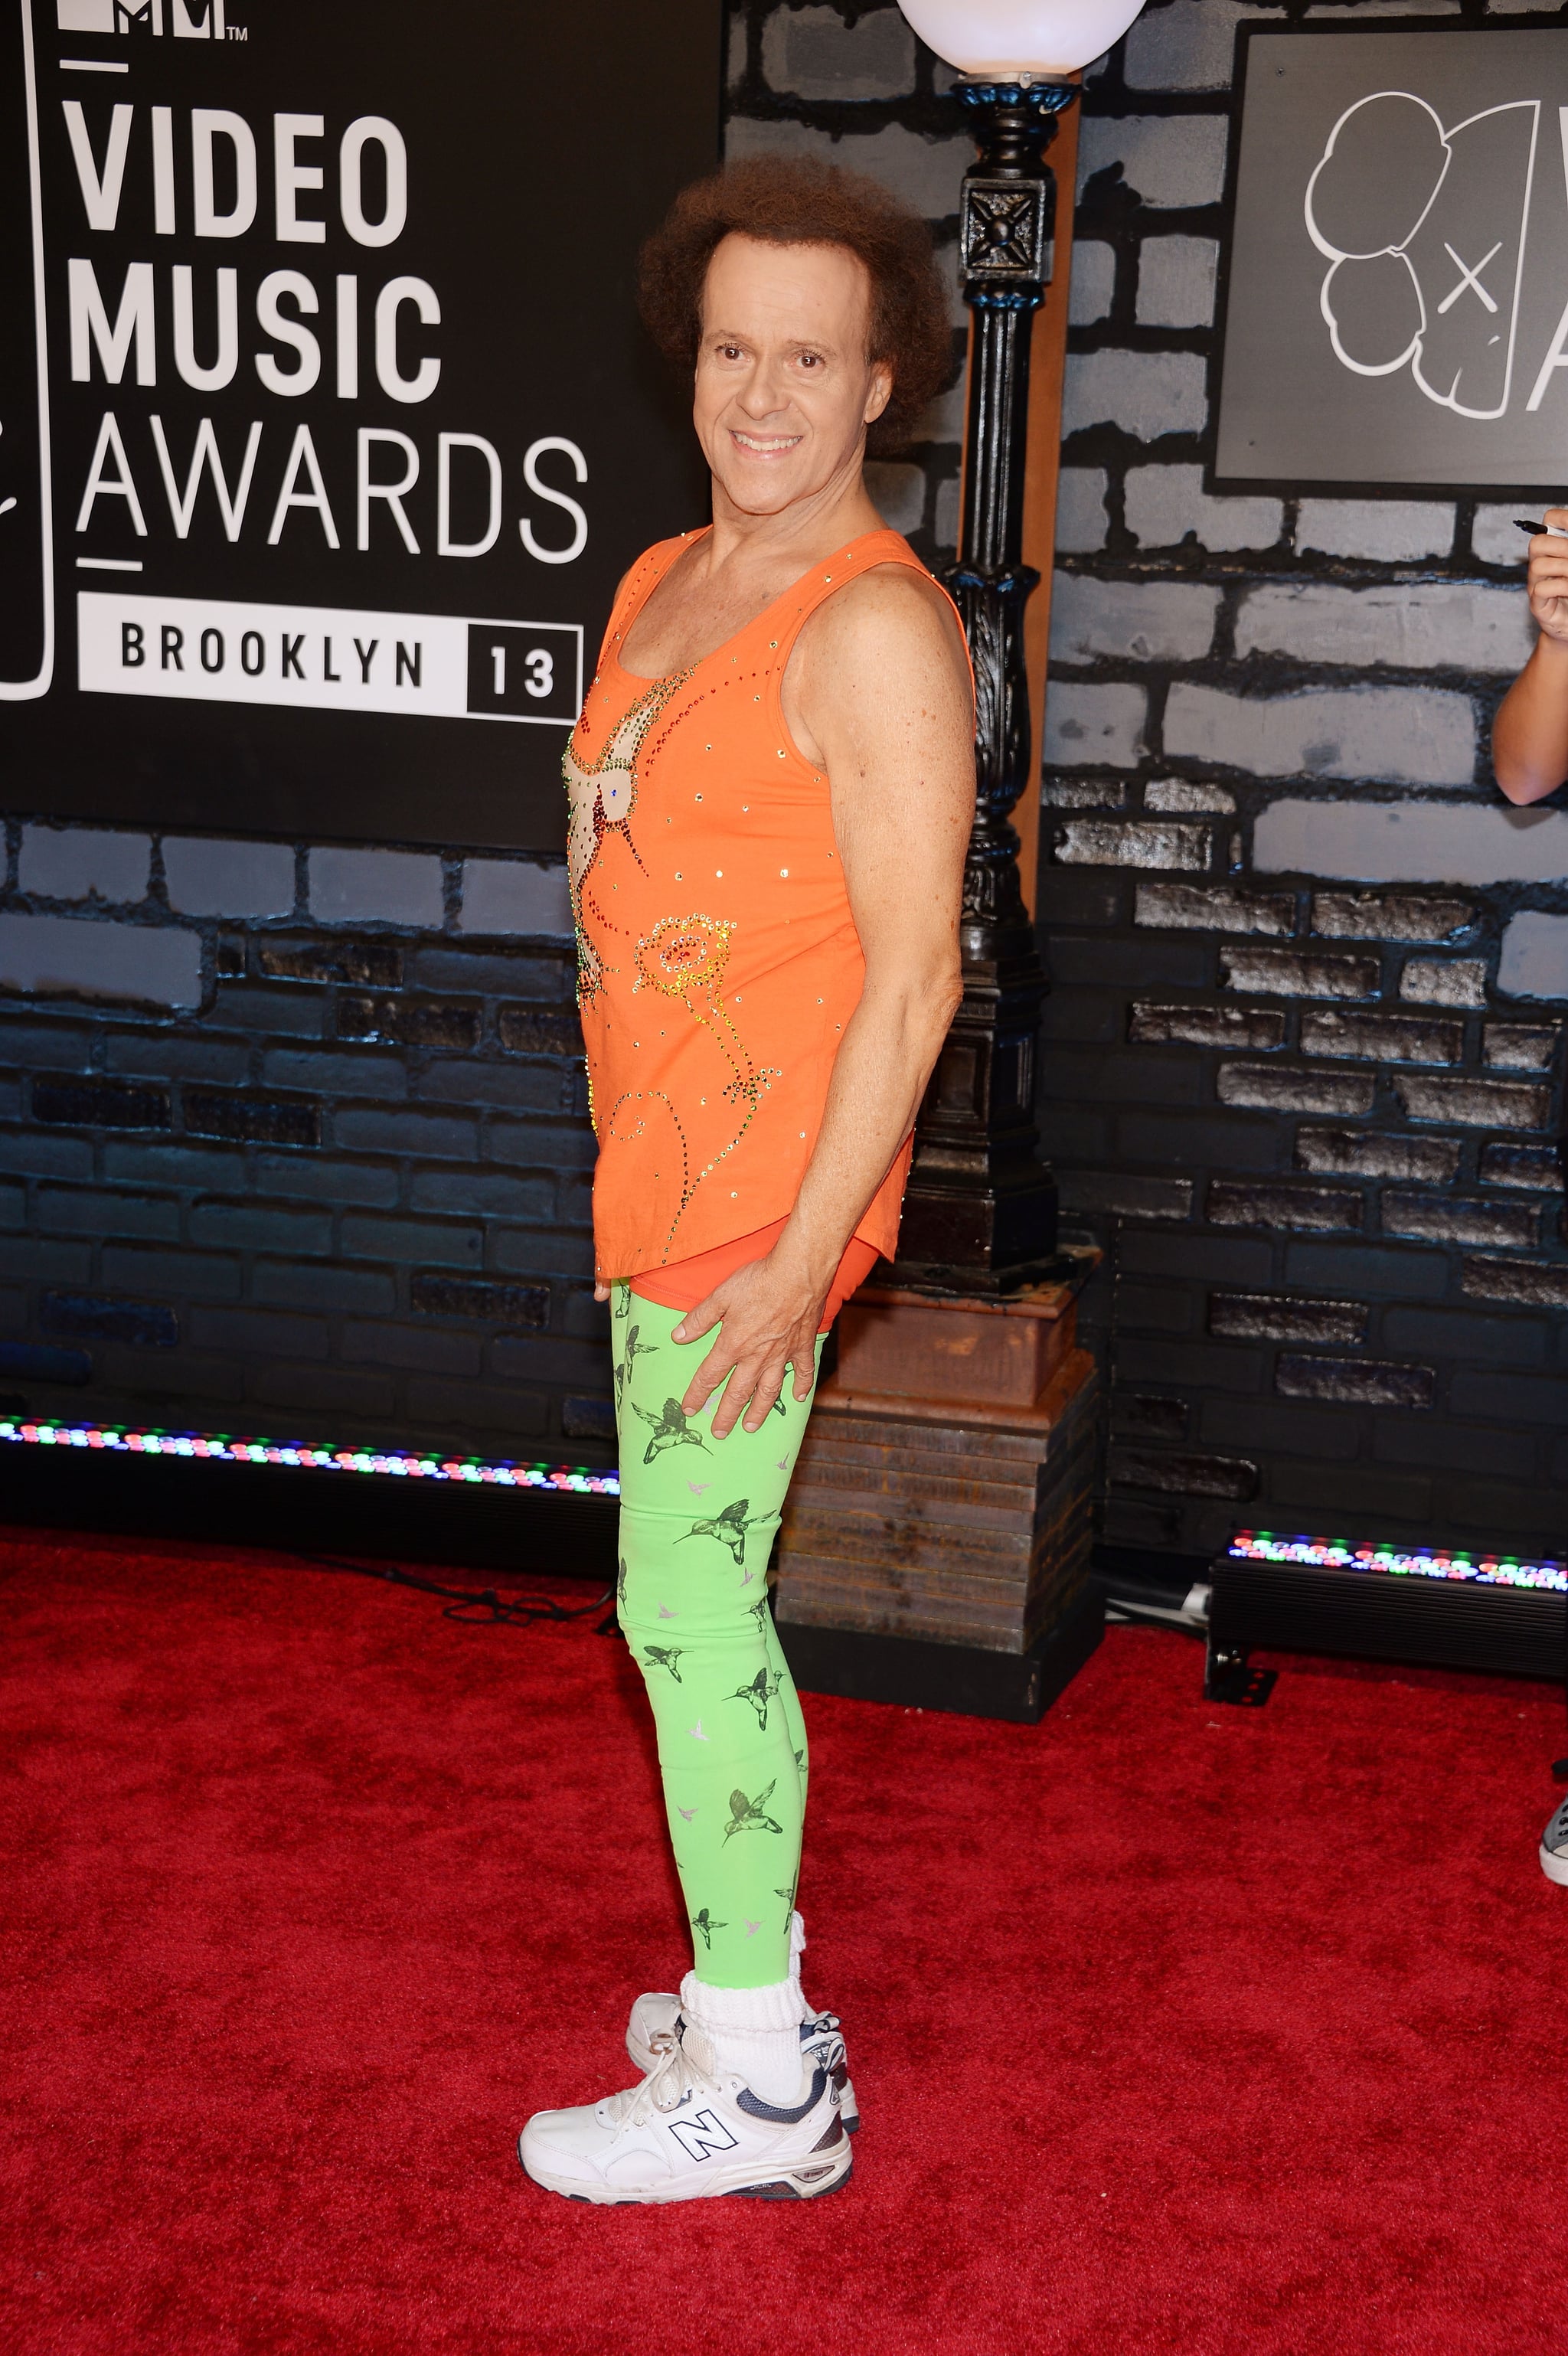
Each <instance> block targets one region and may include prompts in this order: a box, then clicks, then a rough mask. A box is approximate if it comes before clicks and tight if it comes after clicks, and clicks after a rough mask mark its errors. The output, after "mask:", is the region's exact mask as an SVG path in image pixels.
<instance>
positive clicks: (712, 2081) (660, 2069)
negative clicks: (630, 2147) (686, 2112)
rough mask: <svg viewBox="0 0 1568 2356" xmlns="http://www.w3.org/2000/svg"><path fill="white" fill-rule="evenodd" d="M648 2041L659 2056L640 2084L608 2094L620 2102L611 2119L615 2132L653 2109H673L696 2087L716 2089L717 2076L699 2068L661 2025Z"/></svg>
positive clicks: (641, 2120)
mask: <svg viewBox="0 0 1568 2356" xmlns="http://www.w3.org/2000/svg"><path fill="white" fill-rule="evenodd" d="M648 2042H649V2044H650V2046H651V2047H652V2049H653V2051H654V2052H656V2054H657V2055H658V2057H659V2058H658V2060H657V2061H656V2062H655V2063H654V2066H653V2068H652V2069H651V2070H650V2071H649V2072H648V2074H647V2076H646V2077H645V2079H644V2080H643V2083H642V2084H641V2085H640V2086H634V2087H632V2088H631V2089H630V2091H629V2093H627V2094H615V2095H613V2096H612V2097H611V2100H612V2101H613V2103H616V2104H623V2105H624V2108H623V2109H622V2110H621V2112H620V2115H619V2116H618V2117H617V2119H616V2121H615V2131H616V2133H617V2134H618V2135H624V2134H625V2133H626V2132H627V2130H628V2129H629V2128H632V2127H638V2126H642V2125H643V2123H644V2121H645V2119H648V2118H650V2117H652V2116H653V2115H654V2113H655V2112H665V2111H677V2110H678V2109H679V2108H680V2106H681V2104H682V2103H683V2102H684V2101H685V2100H686V2097H687V2095H688V2094H692V2093H694V2092H695V2091H696V2090H697V2089H698V2088H699V2087H700V2088H702V2089H703V2090H705V2091H706V2092H707V2093H709V2094H718V2093H719V2092H720V2084H719V2081H718V2079H717V2078H714V2077H710V2076H709V2072H707V2071H706V2070H704V2069H702V2068H700V2067H699V2064H698V2062H697V2061H696V2060H695V2058H694V2057H693V2056H692V2055H691V2054H690V2053H688V2051H687V2049H686V2046H685V2044H684V2043H683V2042H682V2040H681V2039H680V2038H678V2037H676V2036H673V2035H672V2034H671V2033H670V2031H669V2030H668V2029H660V2030H659V2031H658V2033H657V2035H656V2036H655V2037H651V2038H650V2039H649V2040H648Z"/></svg>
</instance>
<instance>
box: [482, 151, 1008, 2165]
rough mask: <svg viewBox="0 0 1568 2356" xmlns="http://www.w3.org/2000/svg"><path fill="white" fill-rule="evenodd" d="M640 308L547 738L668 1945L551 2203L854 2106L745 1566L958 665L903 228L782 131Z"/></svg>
mask: <svg viewBox="0 0 1568 2356" xmlns="http://www.w3.org/2000/svg"><path fill="white" fill-rule="evenodd" d="M642 296H643V305H644V313H645V317H646V319H647V322H648V325H649V327H650V328H651V329H652V331H653V333H654V336H655V337H656V341H657V342H658V343H659V344H660V346H661V347H662V348H663V349H664V350H665V352H666V353H667V356H668V357H669V358H670V359H673V360H674V361H675V362H676V363H677V365H678V366H679V367H680V368H681V369H683V370H688V371H689V372H690V375H691V380H692V384H693V389H694V402H693V422H694V423H695V426H696V430H697V434H698V439H699V443H700V444H701V447H702V450H703V454H704V456H705V457H706V459H707V461H708V465H709V469H710V472H711V475H712V489H713V520H712V522H711V524H710V525H709V526H708V527H707V528H706V529H705V530H699V531H687V532H683V533H682V534H681V535H680V537H679V538H678V539H677V540H670V541H664V542H662V543H661V544H660V545H658V546H656V547H655V548H652V549H650V550H649V551H648V552H647V553H646V554H645V556H643V557H642V558H640V559H639V560H638V562H636V563H635V565H633V567H632V569H631V571H630V572H629V573H627V574H626V576H625V578H624V580H623V582H622V583H621V585H620V588H619V590H618V592H617V594H616V598H615V603H614V607H613V611H612V614H611V616H610V623H609V627H608V629H607V631H606V634H605V638H604V645H603V651H602V653H601V656H600V659H599V669H598V670H597V672H596V674H595V676H594V679H593V681H592V686H591V688H590V690H589V692H588V696H587V699H586V701H585V702H584V705H583V710H582V715H581V719H580V721H579V722H578V724H577V727H576V730H575V731H574V733H573V735H572V738H571V745H570V747H569V749H568V752H567V755H566V762H565V767H566V777H567V786H568V789H569V793H570V797H571V826H570V856H571V888H572V900H573V906H574V911H575V916H576V921H577V934H578V954H579V984H578V994H579V1002H580V1004H581V1012H582V1027H583V1037H584V1041H585V1044H586V1047H587V1054H588V1068H589V1077H590V1082H591V1086H592V1105H593V1117H594V1127H595V1130H596V1133H597V1136H598V1141H599V1162H598V1167H597V1170H596V1173H595V1177H594V1194H593V1225H594V1243H595V1258H596V1272H597V1278H598V1282H597V1287H596V1294H597V1297H598V1298H599V1299H600V1300H602V1301H611V1302H612V1303H613V1308H612V1317H611V1329H612V1335H613V1354H614V1364H615V1397H616V1412H617V1416H618V1419H619V1424H620V1432H621V1483H622V1505H621V1556H622V1565H621V1580H620V1590H619V1593H620V1614H621V1624H622V1627H623V1629H624V1632H625V1634H626V1638H627V1641H628V1644H630V1646H631V1649H632V1654H633V1657H634V1658H635V1661H636V1663H637V1665H638V1667H639V1668H640V1669H641V1671H642V1673H643V1676H644V1679H645V1684H646V1687H647V1693H648V1697H649V1700H650V1703H651V1705H652V1708H653V1712H654V1718H655V1721H656V1729H657V1734H658V1747H659V1760H660V1765H661V1769H662V1772H663V1778H664V1786H665V1798H666V1809H667V1819H668V1825H669V1830H670V1835H671V1839H672V1843H673V1846H674V1850H675V1858H676V1864H677V1869H678V1871H679V1874H680V1879H681V1886H682V1889H683V1890H684V1892H685V1898H686V1908H687V1912H688V1918H689V1921H690V1924H691V1929H692V1933H693V1965H694V1968H693V1969H692V1970H691V1971H690V1972H689V1973H688V1975H687V1976H686V1978H685V1980H684V1981H683V1982H682V1985H681V1988H680V1993H679V1996H678V1997H676V1996H674V1995H669V1996H659V1995H650V1996H645V1997H639V1998H638V1999H637V2002H636V2003H635V2006H634V2007H633V2011H632V2019H631V2025H630V2028H629V2029H628V2032H627V2043H628V2046H629V2048H630V2050H631V2052H632V2054H633V2057H634V2059H635V2060H636V2061H638V2063H639V2064H640V2065H641V2066H642V2067H643V2068H644V2070H645V2073H646V2074H645V2076H644V2078H643V2080H642V2082H641V2083H640V2084H639V2085H637V2086H635V2087H634V2088H632V2089H630V2090H629V2091H627V2092H626V2093H624V2094H615V2095H613V2096H612V2097H610V2098H609V2099H608V2100H605V2101H602V2102H599V2103H595V2104H587V2105H583V2106H581V2107H579V2108H576V2109H571V2110H562V2111H542V2112H539V2113H538V2114H537V2115H535V2116H534V2117H533V2118H532V2119H530V2120H529V2122H528V2126H527V2127H526V2128H525V2129H524V2132H523V2136H522V2138H521V2143H520V2147H519V2148H520V2156H521V2158H522V2161H523V2165H524V2167H525V2168H526V2169H528V2173H529V2175H530V2176H532V2177H533V2178H534V2179H535V2180H536V2181H537V2182H539V2183H540V2184H543V2185H545V2186H547V2187H548V2188H549V2190H553V2191H557V2192H561V2193H566V2194H569V2195H571V2196H573V2197H575V2198H577V2199H581V2200H586V2201H601V2202H613V2201H687V2200H697V2199H703V2198H707V2197H709V2196H712V2195H715V2194H721V2193H731V2192H734V2193H747V2194H752V2195H757V2196H763V2197H770V2198H774V2199H805V2200H809V2199H812V2198H815V2197H816V2195H817V2194H818V2193H822V2192H827V2191H831V2190H834V2189H835V2188H836V2187H837V2186H838V2185H839V2184H841V2183H842V2182H843V2181H844V2180H845V2179H846V2178H847V2177H848V2173H849V2165H850V2147H849V2145H848V2141H847V2139H846V2132H845V2130H846V2126H847V2124H848V2125H854V2124H856V2123H857V2118H858V2115H857V2114H856V2112H855V2108H854V2104H853V2096H852V2094H851V2093H850V2090H849V2086H848V2076H847V2072H846V2067H845V2056H844V2043H843V2039H842V2036H841V2034H840V2032H839V2026H838V2022H837V2019H836V2017H835V2016H833V2015H831V2014H820V2015H819V2014H817V2013H816V2012H814V2011H813V2010H812V2009H811V2008H808V2006H807V2005H806V2003H805V1998H804V1997H803V1996H802V1993H801V1986H800V1978H799V1954H800V1951H801V1948H802V1947H803V1946H804V1944H805V1940H804V1933H802V1930H801V1926H800V1918H799V1916H798V1915H797V1914H796V1913H795V1911H794V1909H795V1886H796V1880H797V1877H798V1871H799V1865H800V1850H801V1828H802V1824H803V1820H804V1815H805V1783H806V1738H805V1725H804V1722H803V1720H802V1717H801V1710H800V1704H799V1701H798V1699H797V1697H796V1695H795V1687H794V1684H793V1682H792V1680H791V1677H790V1674H789V1668H788V1665H787V1664H786V1662H785V1660H784V1655H783V1653H782V1651H781V1650H780V1647H779V1644H778V1639H777V1637H776V1635H775V1634H774V1632H773V1621H772V1616H771V1614H770V1612H769V1611H768V1608H767V1600H766V1598H767V1588H766V1579H767V1565H768V1557H769V1550H770V1548H771V1546H772V1543H773V1535H774V1532H775V1531H776V1529H777V1527H778V1521H779V1514H780V1509H781V1507H782V1505H783V1503H784V1492H785V1490H786V1488H787V1486H788V1483H789V1478H790V1474H791V1472H792V1471H793V1469H794V1465H795V1456H796V1454H797V1452H798V1451H799V1448H800V1443H801V1440H802V1438H803V1436H804V1433H805V1423H806V1419H807V1416H808V1415H809V1413H810V1408H811V1400H812V1396H813V1391H814V1388H815V1385H816V1368H817V1362H818V1359H819V1356H820V1352H821V1338H822V1336H823V1335H824V1334H825V1333H827V1330H828V1327H829V1326H830V1324H831V1323H832V1320H833V1318H834V1316H835V1314H836V1313H837V1309H838V1307H839V1305H840V1304H841V1302H842V1301H844V1299H845V1298H846V1296H847V1295H848V1293H849V1292H851V1291H853V1290H854V1289H855V1287H856V1286H857V1285H858V1284H859V1283H860V1282H861V1281H863V1280H864V1279H865V1277H866V1276H867V1275H868V1274H869V1270H870V1269H871V1267H872V1266H873V1264H874V1263H875V1261H876V1259H877V1258H878V1256H879V1254H886V1255H889V1256H891V1254H892V1252H893V1250H894V1248H895V1247H896V1243H897V1235H898V1220H899V1207H900V1203H901V1196H902V1191H903V1183H904V1178H905V1174H906V1173H907V1170H908V1167H909V1158H910V1147H911V1135H912V1128H913V1123H914V1117H915V1112H916V1109H917V1108H918V1106H919V1104H920V1100H921V1097H922V1094H923V1090H924V1087H925V1084H926V1081H927V1079H928V1078H929V1076H930V1074H931V1071H932V1068H933V1065H934V1063H935V1060H936V1056H937V1055H938V1052H939V1051H940V1048H941V1045H942V1042H943V1039H944V1035H945V1033H946V1030H947V1026H948V1023H950V1022H951V1020H952V1017H953V1014H954V1012H955V1009H956V1007H957V1005H958V1002H959V1000H960V997H961V994H962V991H961V981H960V971H959V950H958V917H959V907H960V895H961V884H962V877H963V869H964V857H965V849H966V847H967V844H968V840H969V832H970V826H971V822H972V819H973V813H974V791H975V766H974V727H975V712H974V691H973V682H972V678H971V674H970V671H969V668H968V663H967V658H966V654H965V647H964V641H963V635H962V632H961V630H960V628H959V626H958V621H957V616H956V615H955V610H954V608H953V605H952V604H951V602H950V600H949V599H948V598H947V596H946V594H945V593H944V591H943V590H942V589H940V588H939V587H938V586H937V584H935V583H934V582H933V579H932V577H931V575H930V573H928V572H927V571H926V569H925V567H924V566H923V564H922V563H921V562H919V560H918V559H917V558H916V557H915V556H914V554H913V552H912V551H911V549H910V548H909V546H908V544H907V543H906V542H905V541H903V540H901V538H900V537H899V535H898V534H897V533H896V532H892V531H890V530H887V529H886V528H885V526H884V525H883V524H882V522H881V519H880V517H879V515H878V514H877V512H876V509H875V508H874V507H873V505H872V502H871V499H870V498H869V494H868V492H867V488H866V485H865V480H864V476H863V466H864V461H865V456H866V451H867V446H868V438H869V437H870V438H871V440H872V444H873V446H882V447H885V446H888V444H889V441H890V439H891V437H893V436H895V435H898V434H902V433H906V432H907V430H908V428H909V426H910V424H911V423H912V421H913V419H914V418H915V417H916V416H917V415H918V414H919V412H920V411H921V410H922V409H923V407H924V405H925V403H926V402H928V401H929V400H930V398H931V397H932V395H933V393H934V392H935V391H938V390H939V389H940V387H941V386H942V385H943V384H944V382H945V381H946V380H947V379H948V378H949V376H950V375H951V373H952V331H951V327H950V325H949V314H948V305H947V302H946V299H945V297H944V290H943V287H942V285H941V283H940V281H939V279H938V277H937V274H936V272H935V268H934V265H933V260H932V252H931V241H930V237H929V234H928V232H927V230H926V229H925V227H924V224H923V222H921V221H919V220H916V219H915V218H914V216H912V214H910V213H909V212H907V211H906V210H905V209H903V208H902V207H901V206H900V205H898V204H897V203H895V202H894V201H893V199H892V198H890V197H889V196H888V195H887V194H886V193H885V191H883V190H882V189H881V188H880V187H877V186H876V185H875V184H874V183H873V182H870V181H868V180H863V179H859V178H858V177H854V176H852V175H850V174H848V173H845V172H840V171H837V170H835V169H833V168H831V167H827V166H813V165H808V164H805V163H800V162H795V161H788V160H785V159H783V158H762V159H758V160H756V161H753V162H750V163H745V164H741V165H736V166H731V168H730V169H729V170H728V171H726V172H723V173H721V174H720V175H718V176H717V177H714V178H712V179H709V180H706V181H702V182H700V183H699V184H698V185H697V186H695V187H691V188H688V189H687V190H686V191H685V193H684V194H683V195H682V196H681V197H680V198H678V199H677V203H676V205H675V207H674V209H673V210H672V212H671V214H670V217H669V219H668V220H667V221H666V223H665V225H664V227H663V228H662V229H661V230H659V231H658V232H657V234H656V236H655V237H654V238H653V239H652V240H651V241H650V242H649V244H648V246H647V248H646V249H645V252H644V256H643V278H642ZM704 1345H706V1346H704Z"/></svg>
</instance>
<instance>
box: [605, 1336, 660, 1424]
mask: <svg viewBox="0 0 1568 2356" xmlns="http://www.w3.org/2000/svg"><path fill="white" fill-rule="evenodd" d="M642 1330H643V1329H642V1327H641V1326H640V1325H634V1326H633V1327H632V1328H631V1329H630V1331H629V1332H628V1333H627V1335H626V1349H625V1355H624V1357H623V1358H622V1360H621V1363H620V1365H618V1366H617V1367H616V1369H615V1404H616V1405H617V1407H618V1406H619V1405H620V1403H621V1397H622V1394H623V1392H624V1390H625V1387H626V1386H627V1384H628V1383H629V1382H630V1381H631V1379H632V1370H633V1368H634V1367H635V1365H636V1363H637V1360H638V1359H639V1358H651V1357H653V1356H654V1355H655V1344H653V1343H652V1342H639V1341H638V1339H637V1336H638V1334H639V1333H641V1332H642Z"/></svg>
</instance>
